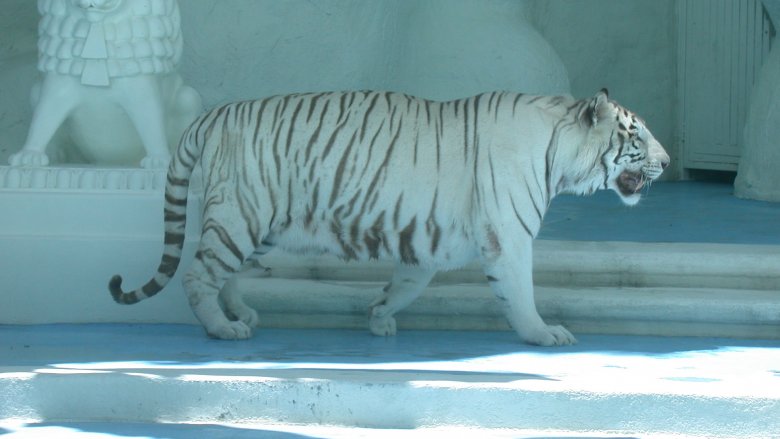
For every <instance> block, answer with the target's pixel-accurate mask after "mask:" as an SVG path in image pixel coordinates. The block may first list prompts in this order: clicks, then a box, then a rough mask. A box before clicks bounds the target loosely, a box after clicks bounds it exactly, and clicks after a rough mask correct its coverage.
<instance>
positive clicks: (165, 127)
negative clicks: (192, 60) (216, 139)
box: [10, 0, 201, 168]
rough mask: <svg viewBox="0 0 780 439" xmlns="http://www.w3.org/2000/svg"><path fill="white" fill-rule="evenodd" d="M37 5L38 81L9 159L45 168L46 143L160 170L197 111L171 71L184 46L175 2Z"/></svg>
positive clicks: (70, 154) (74, 157)
mask: <svg viewBox="0 0 780 439" xmlns="http://www.w3.org/2000/svg"><path fill="white" fill-rule="evenodd" d="M38 10H39V12H40V14H41V20H40V22H39V25H38V33H39V41H38V70H40V71H41V72H43V73H44V77H43V80H42V81H41V82H40V83H38V84H37V85H36V86H35V87H33V90H32V93H31V94H32V96H31V98H32V101H33V106H34V111H33V117H32V121H31V123H30V130H29V133H28V135H27V140H26V142H25V144H24V146H23V147H22V149H21V151H19V152H18V153H16V154H14V155H12V156H11V159H10V163H11V165H17V166H18V165H21V166H24V165H28V166H45V165H47V164H48V163H49V157H48V156H47V154H46V148H47V147H48V145H49V144H50V143H52V144H57V145H56V146H59V147H60V148H57V149H56V151H53V154H57V157H58V158H60V159H61V160H62V161H85V162H88V163H95V164H101V165H131V164H132V165H135V164H137V163H139V161H140V163H141V166H143V167H145V168H160V167H164V166H166V164H167V163H168V161H169V159H170V149H171V147H173V146H175V144H176V142H177V141H178V138H179V136H180V135H181V133H182V132H183V131H184V129H185V128H186V127H187V125H188V124H189V123H190V122H191V121H192V120H193V119H194V118H195V117H196V116H197V115H198V114H199V113H200V111H201V98H200V95H199V94H198V93H197V92H196V91H195V90H194V89H192V88H191V87H188V86H186V85H184V83H183V81H182V79H181V76H179V74H178V73H176V71H175V67H176V65H177V63H178V61H179V59H180V58H181V52H182V37H181V30H180V18H179V7H178V4H177V2H176V0H38ZM61 126H62V127H63V128H65V129H63V130H60V127H61ZM66 137H67V138H68V140H69V141H70V142H67V141H65V140H64V139H65V138H66ZM53 139H56V140H54V141H53ZM61 140H62V141H61ZM68 144H70V146H69V147H68V146H67V145H68ZM53 149H54V148H53Z"/></svg>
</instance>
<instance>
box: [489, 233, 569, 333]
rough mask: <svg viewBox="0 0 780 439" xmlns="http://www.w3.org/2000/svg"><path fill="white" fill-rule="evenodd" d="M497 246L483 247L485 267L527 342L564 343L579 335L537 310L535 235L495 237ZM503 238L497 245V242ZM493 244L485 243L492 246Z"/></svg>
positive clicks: (496, 290) (508, 312)
mask: <svg viewBox="0 0 780 439" xmlns="http://www.w3.org/2000/svg"><path fill="white" fill-rule="evenodd" d="M491 241H492V243H493V244H494V245H493V249H492V250H490V251H488V252H485V251H483V261H482V264H483V267H484V271H485V275H486V277H487V280H488V283H489V284H490V287H491V288H492V290H493V293H494V294H495V295H496V297H497V298H498V299H499V300H500V301H501V304H502V305H503V311H504V313H505V315H506V318H507V320H508V321H509V324H510V325H511V326H512V328H513V329H514V330H515V331H516V332H517V334H518V335H519V336H520V338H522V339H523V341H525V342H526V343H529V344H533V345H539V346H564V345H571V344H575V343H577V339H576V338H574V336H573V335H572V334H571V332H569V331H568V330H567V329H566V328H564V327H563V326H560V325H548V324H546V323H545V322H544V320H542V317H541V316H540V315H539V312H538V311H537V310H536V303H535V302H534V286H533V255H532V249H533V247H532V242H533V240H532V238H531V237H530V236H529V237H528V238H527V239H517V238H514V239H507V240H500V239H499V240H498V241H496V240H495V239H491ZM496 242H500V245H498V246H496V245H495V243H496ZM490 247H491V246H487V247H483V248H490Z"/></svg>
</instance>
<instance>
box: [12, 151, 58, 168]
mask: <svg viewBox="0 0 780 439" xmlns="http://www.w3.org/2000/svg"><path fill="white" fill-rule="evenodd" d="M8 163H9V164H10V165H11V166H47V165H48V164H49V157H48V156H47V155H46V153H45V152H43V151H31V150H25V149H23V150H21V151H19V152H17V153H16V154H12V155H11V158H10V159H8Z"/></svg>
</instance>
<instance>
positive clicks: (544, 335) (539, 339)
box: [517, 325, 577, 346]
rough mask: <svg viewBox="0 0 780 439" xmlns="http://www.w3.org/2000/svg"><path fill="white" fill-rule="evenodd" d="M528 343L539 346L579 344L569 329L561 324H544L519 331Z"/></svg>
mask: <svg viewBox="0 0 780 439" xmlns="http://www.w3.org/2000/svg"><path fill="white" fill-rule="evenodd" d="M517 332H518V333H519V334H520V337H521V338H522V339H523V341H525V342H526V343H528V344H532V345H537V346H568V345H573V344H577V339H576V338H574V336H573V335H572V333H571V332H569V330H568V329H566V328H564V327H563V326H560V325H542V326H541V327H538V328H533V329H530V330H522V331H517Z"/></svg>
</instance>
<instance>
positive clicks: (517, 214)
mask: <svg viewBox="0 0 780 439" xmlns="http://www.w3.org/2000/svg"><path fill="white" fill-rule="evenodd" d="M509 201H510V202H511V203H512V209H513V210H514V211H515V216H516V217H517V220H518V221H520V224H521V225H522V226H523V228H524V229H525V231H526V232H528V235H529V236H532V237H533V236H534V234H533V233H531V229H530V228H529V227H528V225H527V224H526V223H525V221H523V218H522V217H521V216H520V213H519V212H518V211H517V206H515V200H514V199H513V198H512V195H509Z"/></svg>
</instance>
